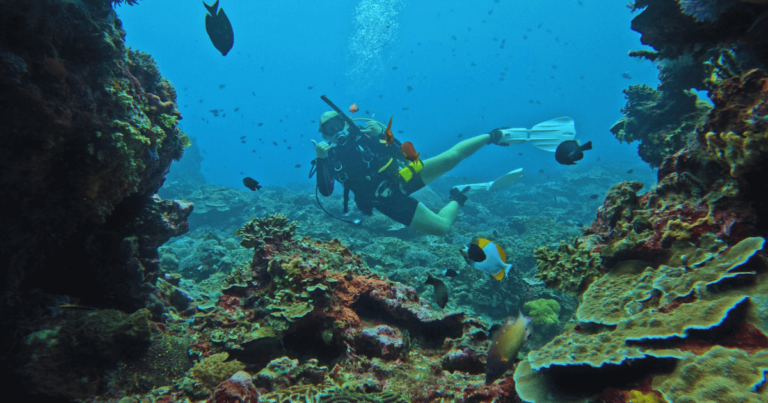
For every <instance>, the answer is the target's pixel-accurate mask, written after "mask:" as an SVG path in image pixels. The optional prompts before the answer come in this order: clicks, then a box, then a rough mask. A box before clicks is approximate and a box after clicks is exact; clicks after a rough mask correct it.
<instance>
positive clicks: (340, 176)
mask: <svg viewBox="0 0 768 403" xmlns="http://www.w3.org/2000/svg"><path fill="white" fill-rule="evenodd" d="M349 137H350V138H349V139H348V140H347V142H346V144H344V145H337V146H336V147H334V148H332V149H331V150H329V151H328V157H326V158H318V159H316V161H317V187H318V190H319V191H320V194H322V195H323V196H326V197H327V196H330V195H331V194H332V193H333V182H334V180H337V181H339V182H340V183H342V184H343V185H344V187H345V188H346V189H349V190H351V191H352V193H354V194H355V204H357V207H358V209H360V211H362V212H363V213H365V214H368V215H370V214H372V211H371V209H372V208H376V210H379V211H381V212H382V213H383V214H384V215H386V216H387V217H389V218H391V219H393V220H395V221H397V222H399V223H401V224H404V225H411V221H413V216H414V215H415V214H416V208H417V207H418V205H419V202H418V201H417V200H416V199H414V198H413V197H410V194H411V193H413V192H415V191H417V190H419V189H421V188H423V187H424V181H423V180H422V179H421V174H420V173H419V172H414V171H411V172H412V173H413V176H412V177H411V179H410V180H408V181H406V180H405V179H404V178H403V176H401V175H400V174H399V171H400V170H401V169H403V167H405V164H406V163H407V162H408V161H407V160H405V158H404V157H403V155H402V153H401V152H400V144H399V142H397V141H396V142H395V143H394V144H392V145H390V146H386V145H385V144H382V143H381V142H380V141H379V139H375V138H371V137H369V136H368V135H366V134H365V133H363V134H362V135H361V136H360V137H358V138H357V140H356V141H354V140H352V139H351V137H353V135H351V134H350V135H349ZM406 169H407V168H406Z"/></svg>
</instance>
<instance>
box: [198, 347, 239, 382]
mask: <svg viewBox="0 0 768 403" xmlns="http://www.w3.org/2000/svg"><path fill="white" fill-rule="evenodd" d="M227 358H229V354H227V353H218V354H213V355H210V356H208V357H206V358H204V359H202V360H201V361H200V362H198V363H197V364H195V366H194V367H192V369H191V370H190V373H191V374H192V376H193V377H195V378H196V379H199V380H201V381H203V383H205V384H206V385H208V386H209V387H211V388H213V387H215V386H216V385H218V384H219V383H221V382H223V381H224V380H226V379H228V378H229V377H231V376H232V375H234V374H235V373H236V372H238V371H240V370H242V369H244V368H245V364H243V363H241V362H240V361H238V360H232V361H227Z"/></svg>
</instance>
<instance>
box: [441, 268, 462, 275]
mask: <svg viewBox="0 0 768 403" xmlns="http://www.w3.org/2000/svg"><path fill="white" fill-rule="evenodd" d="M458 275H459V272H457V271H456V270H454V269H447V270H443V276H445V277H456V276H458Z"/></svg>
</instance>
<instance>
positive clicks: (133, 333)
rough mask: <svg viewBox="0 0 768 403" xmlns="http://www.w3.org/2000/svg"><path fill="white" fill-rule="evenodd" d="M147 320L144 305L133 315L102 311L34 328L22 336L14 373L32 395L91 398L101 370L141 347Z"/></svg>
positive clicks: (139, 351)
mask: <svg viewBox="0 0 768 403" xmlns="http://www.w3.org/2000/svg"><path fill="white" fill-rule="evenodd" d="M149 318H150V314H149V311H148V310H146V309H141V310H139V311H136V312H135V313H133V314H132V315H126V314H124V313H122V312H119V311H114V310H101V311H96V312H94V313H91V314H83V315H81V316H78V317H75V318H70V319H69V320H67V321H66V322H64V324H63V325H61V326H60V327H58V328H56V329H52V330H42V331H38V332H35V333H33V334H31V335H29V336H28V337H27V338H26V340H25V348H24V349H23V351H22V352H21V355H22V356H23V357H24V358H23V360H24V362H26V364H25V365H23V366H22V367H21V368H19V369H18V372H19V373H20V375H22V378H23V379H24V380H25V382H28V383H29V385H28V388H29V390H31V391H34V392H36V393H42V394H47V395H53V396H63V397H66V398H68V399H77V398H85V397H87V396H93V395H95V394H96V393H97V392H99V391H100V387H101V380H102V379H103V371H104V370H106V369H111V368H113V367H114V366H115V364H117V362H118V361H119V360H127V359H131V358H132V357H137V356H139V355H141V354H142V353H143V352H144V351H145V350H146V348H147V347H148V345H149V341H150V322H149Z"/></svg>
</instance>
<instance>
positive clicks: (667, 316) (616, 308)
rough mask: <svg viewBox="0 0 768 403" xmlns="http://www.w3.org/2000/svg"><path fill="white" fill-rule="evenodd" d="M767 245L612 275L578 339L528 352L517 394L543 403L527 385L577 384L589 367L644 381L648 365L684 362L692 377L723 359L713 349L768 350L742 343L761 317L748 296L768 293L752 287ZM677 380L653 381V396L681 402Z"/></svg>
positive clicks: (684, 251) (585, 312) (596, 289)
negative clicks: (570, 380)
mask: <svg viewBox="0 0 768 403" xmlns="http://www.w3.org/2000/svg"><path fill="white" fill-rule="evenodd" d="M764 243H765V240H764V239H763V238H746V239H744V240H743V241H741V242H739V243H738V244H736V245H734V246H732V247H730V248H727V246H726V245H725V244H724V243H722V242H721V241H717V240H716V239H715V238H714V237H709V238H708V239H707V241H705V242H702V244H704V246H703V247H701V248H695V247H694V246H693V245H686V246H679V247H678V248H676V249H677V252H676V254H675V256H673V258H672V259H671V260H670V262H677V263H680V264H682V265H680V266H667V265H661V266H660V267H659V268H658V269H654V268H652V267H646V268H645V269H643V265H638V264H634V263H632V262H628V263H627V264H625V265H622V267H620V268H614V269H613V270H612V271H611V272H610V273H608V274H606V275H605V276H603V277H601V278H600V279H599V280H597V281H596V282H594V283H593V284H592V285H591V286H590V287H589V288H588V289H587V291H586V292H585V293H584V301H583V303H582V305H581V306H580V307H579V308H578V310H577V312H576V318H577V319H578V321H579V323H580V325H579V326H580V328H579V329H578V331H572V332H569V333H565V334H563V335H560V336H558V337H556V338H555V339H554V340H553V341H552V342H551V343H549V344H548V345H547V346H545V347H543V348H541V349H539V350H538V351H533V352H531V353H530V354H529V355H528V358H527V364H526V365H524V366H520V367H518V371H519V373H518V372H516V374H515V377H516V381H517V382H518V389H517V390H518V393H520V394H521V397H522V398H523V399H524V400H528V401H537V402H538V401H546V400H541V398H540V397H535V396H536V395H540V394H541V393H543V392H541V391H538V392H533V391H531V390H530V388H529V386H526V385H532V384H536V383H538V382H541V381H540V380H535V379H534V378H538V377H545V378H547V377H549V376H557V377H562V376H564V373H565V372H567V371H568V370H569V369H571V370H570V371H571V372H572V371H574V369H573V368H580V370H579V373H580V376H584V373H585V372H589V371H588V370H585V369H584V366H587V368H594V369H595V370H594V371H596V373H597V371H599V370H600V369H602V370H605V369H607V368H611V367H617V369H616V370H617V371H621V369H620V368H618V367H621V366H626V365H633V366H636V367H637V370H636V371H634V373H633V374H631V375H629V376H632V377H634V378H635V380H641V379H643V378H644V377H645V376H649V375H650V376H653V375H656V374H658V373H654V370H653V369H649V368H646V367H645V365H644V364H643V363H642V361H643V360H646V361H647V360H651V361H653V360H659V359H661V360H667V361H669V360H672V361H676V360H679V361H680V362H679V363H677V367H678V368H680V371H688V372H690V371H691V369H686V366H687V365H689V364H688V363H689V362H690V363H693V362H697V361H701V360H716V359H717V358H716V357H718V356H719V355H720V354H721V353H719V351H720V350H718V349H717V347H716V348H712V349H710V348H711V347H712V346H713V345H714V346H718V345H721V346H725V347H731V348H734V347H735V348H740V349H750V348H757V349H762V348H765V347H768V344H767V343H766V342H768V338H767V337H766V336H765V335H764V334H762V333H759V334H760V336H759V337H758V339H757V340H758V343H757V344H754V343H742V342H740V341H739V340H740V338H742V337H743V336H742V335H741V334H740V332H742V331H743V330H741V329H742V328H743V326H742V325H741V323H745V322H744V321H745V320H746V323H748V322H749V319H746V318H749V317H750V316H753V315H755V314H757V313H758V312H757V311H756V310H757V308H756V307H755V305H754V304H750V303H749V300H750V296H751V295H756V294H762V293H764V292H765V290H764V287H765V284H764V283H765V281H757V282H756V281H754V280H755V277H756V276H757V275H758V272H760V273H762V272H764V271H765V269H766V268H765V262H764V261H763V260H762V258H761V257H756V256H755V255H756V254H757V253H758V252H760V251H761V250H762V249H763V246H764ZM752 259H754V260H752ZM750 310H752V311H754V312H753V313H750V312H749V311H750ZM748 326H749V325H748ZM710 354H713V355H714V356H713V357H709V356H710ZM758 359H759V358H758ZM669 365H673V364H669V363H667V366H669ZM663 367H664V366H663V365H662V366H660V367H659V368H663ZM534 372H535V373H536V374H535V375H534V374H533V373H534ZM556 373H557V375H554V374H556ZM558 379H561V378H558ZM678 379H679V378H676V377H675V376H672V377H670V378H669V379H667V380H666V381H664V382H663V385H657V383H662V382H661V381H658V382H657V380H654V389H656V390H658V391H659V392H661V393H662V394H663V395H665V397H666V398H667V399H668V400H670V401H679V400H677V399H675V398H674V397H675V396H679V395H680V393H681V392H680V390H679V389H681V386H677V387H675V386H672V385H674V384H675V383H676V382H681V381H680V380H678ZM684 379H690V377H686V378H684ZM686 382H689V381H686ZM752 384H753V383H752ZM750 385H751V384H741V385H740V386H739V387H736V390H737V391H738V393H740V394H743V393H747V392H749V386H750ZM672 391H675V392H674V393H671V392H672ZM753 392H754V391H753ZM734 393H736V392H734ZM693 401H700V400H696V399H694V400H693Z"/></svg>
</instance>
